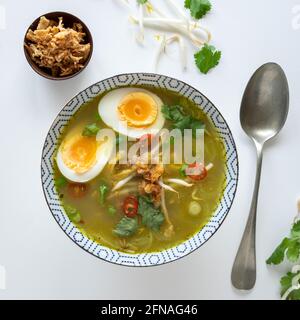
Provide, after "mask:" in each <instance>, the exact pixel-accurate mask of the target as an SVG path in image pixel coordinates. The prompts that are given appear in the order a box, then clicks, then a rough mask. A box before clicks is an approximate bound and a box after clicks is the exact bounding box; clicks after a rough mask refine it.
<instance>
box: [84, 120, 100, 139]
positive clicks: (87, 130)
mask: <svg viewBox="0 0 300 320" xmlns="http://www.w3.org/2000/svg"><path fill="white" fill-rule="evenodd" d="M99 130H100V128H99V127H98V126H97V124H96V123H92V124H88V125H86V126H85V127H84V129H83V131H82V135H83V136H84V137H92V136H96V135H97V133H98V131H99Z"/></svg>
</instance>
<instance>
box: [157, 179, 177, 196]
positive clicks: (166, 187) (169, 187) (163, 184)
mask: <svg viewBox="0 0 300 320" xmlns="http://www.w3.org/2000/svg"><path fill="white" fill-rule="evenodd" d="M158 184H159V185H160V186H161V187H162V188H164V189H165V190H169V191H172V192H175V193H177V195H178V197H179V192H178V191H176V190H175V189H173V188H172V187H171V186H168V185H167V184H165V183H163V181H162V180H161V179H160V180H159V182H158Z"/></svg>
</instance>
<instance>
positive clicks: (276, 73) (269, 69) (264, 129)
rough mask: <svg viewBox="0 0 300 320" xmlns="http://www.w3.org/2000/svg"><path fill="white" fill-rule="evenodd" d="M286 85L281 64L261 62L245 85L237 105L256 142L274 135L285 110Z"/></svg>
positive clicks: (283, 117)
mask: <svg viewBox="0 0 300 320" xmlns="http://www.w3.org/2000/svg"><path fill="white" fill-rule="evenodd" d="M288 104H289V88H288V82H287V79H286V76H285V74H284V71H283V70H282V68H281V67H280V66H279V65H278V64H276V63H267V64H264V65H263V66H261V67H260V68H259V69H258V70H257V71H256V72H255V73H254V74H253V76H252V77H251V79H250V81H249V82H248V85H247V87H246V90H245V93H244V96H243V99H242V103H241V109H240V120H241V125H242V128H243V129H244V131H245V132H246V134H247V135H248V136H249V137H250V138H252V139H255V140H256V141H257V142H265V141H267V140H269V139H271V138H272V137H274V136H275V135H276V134H277V133H278V132H279V131H280V130H281V129H282V127H283V126H284V123H285V121H286V118H287V114H288Z"/></svg>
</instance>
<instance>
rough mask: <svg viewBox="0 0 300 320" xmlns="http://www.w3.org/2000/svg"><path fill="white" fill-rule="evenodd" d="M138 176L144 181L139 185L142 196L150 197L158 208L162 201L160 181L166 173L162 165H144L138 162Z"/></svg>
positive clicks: (136, 166) (136, 167)
mask: <svg viewBox="0 0 300 320" xmlns="http://www.w3.org/2000/svg"><path fill="white" fill-rule="evenodd" d="M135 169H136V172H137V174H138V176H140V177H142V178H143V180H142V181H141V182H140V184H139V191H140V193H141V194H146V195H150V196H151V199H152V201H153V202H154V204H155V205H156V206H157V207H158V206H159V205H160V199H161V189H162V188H161V186H160V185H159V179H160V177H161V176H162V175H163V173H164V168H163V166H162V165H161V164H153V165H151V164H143V163H139V162H137V163H136V165H135Z"/></svg>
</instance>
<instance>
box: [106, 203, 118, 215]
mask: <svg viewBox="0 0 300 320" xmlns="http://www.w3.org/2000/svg"><path fill="white" fill-rule="evenodd" d="M107 212H108V214H109V215H110V216H114V215H115V214H116V212H117V209H116V208H115V207H114V206H112V205H109V206H108V209H107Z"/></svg>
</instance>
